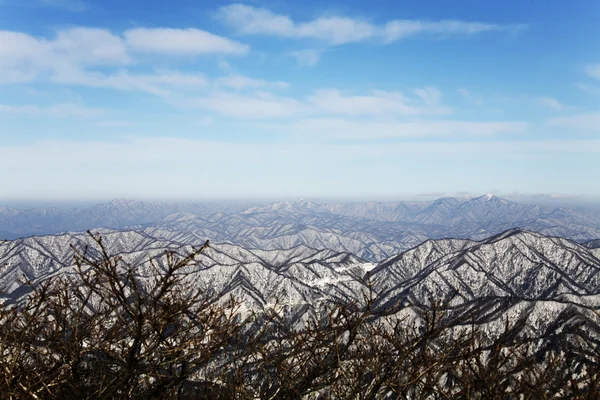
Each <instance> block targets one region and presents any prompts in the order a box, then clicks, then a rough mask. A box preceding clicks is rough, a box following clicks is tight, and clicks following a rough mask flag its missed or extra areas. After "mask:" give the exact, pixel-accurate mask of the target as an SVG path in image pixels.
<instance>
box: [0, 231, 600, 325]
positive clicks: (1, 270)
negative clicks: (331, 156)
mask: <svg viewBox="0 0 600 400" xmlns="http://www.w3.org/2000/svg"><path fill="white" fill-rule="evenodd" d="M97 232H98V233H100V234H101V235H102V237H103V243H104V244H105V246H106V248H107V250H108V252H109V253H110V254H114V255H119V256H121V257H122V258H123V260H124V261H125V262H126V263H129V264H132V265H137V266H138V268H139V270H140V271H142V272H143V271H144V270H145V268H149V262H148V260H150V259H153V260H155V261H156V262H158V264H159V265H160V263H161V259H164V254H165V252H166V251H168V250H174V251H177V252H180V253H182V254H183V253H186V252H189V251H191V250H192V246H198V245H200V244H202V243H203V241H202V240H200V239H199V238H197V239H196V241H192V240H190V237H189V236H182V234H181V233H178V232H173V231H169V230H164V231H159V230H157V228H147V229H146V230H142V231H115V230H107V229H103V230H98V231H97ZM182 237H183V238H185V239H186V240H184V241H182V240H180V239H181V238H182ZM91 242H92V241H91V238H90V236H89V235H88V234H86V233H72V234H56V235H47V236H39V237H27V238H20V239H16V240H13V241H5V242H2V243H0V288H2V289H1V291H0V293H2V297H4V299H5V301H6V300H15V299H16V298H18V297H20V296H22V295H23V294H24V293H26V289H25V288H26V287H25V286H23V284H22V282H24V281H25V280H29V281H30V282H33V283H34V284H35V283H36V282H39V281H41V280H44V279H47V278H48V277H51V276H53V275H56V274H62V273H72V272H73V249H72V247H71V245H73V246H75V247H76V248H82V247H83V246H86V245H90V244H91ZM186 272H187V274H188V278H189V279H190V281H191V282H193V283H194V284H195V285H198V286H199V287H201V288H202V289H203V290H212V291H214V293H216V294H217V295H218V296H219V297H220V298H222V299H227V298H229V296H234V297H235V298H237V299H239V300H240V301H242V303H243V307H244V308H245V309H251V310H264V309H267V308H269V307H281V308H282V310H284V311H285V312H286V313H287V315H288V316H289V317H290V318H291V319H299V318H303V316H304V315H307V313H308V314H310V313H312V312H313V311H314V310H315V308H316V307H317V305H318V304H319V303H320V302H323V301H326V302H331V301H334V300H335V301H340V300H341V301H353V300H356V299H359V298H360V297H361V296H362V293H365V292H366V291H368V290H369V285H370V286H371V287H372V288H373V289H374V290H375V292H376V293H377V294H378V296H377V307H378V308H379V309H380V310H390V309H393V310H394V311H393V312H399V313H400V314H402V313H406V314H407V315H409V316H411V318H419V317H418V315H419V312H420V311H419V310H423V309H425V308H427V307H428V304H429V302H430V301H432V300H437V301H444V300H445V301H447V302H448V305H449V307H450V310H452V311H454V312H456V313H458V314H465V313H466V312H467V311H469V310H475V309H477V310H479V311H478V312H477V314H476V315H477V318H476V320H473V321H471V323H477V324H481V325H483V326H485V327H486V329H490V330H497V331H501V330H502V329H503V328H504V323H505V321H506V319H507V318H509V319H510V320H511V321H517V322H518V323H519V324H520V326H521V328H520V331H521V332H522V333H523V334H529V335H534V334H535V335H539V334H540V333H543V334H545V335H547V334H550V333H551V332H552V331H556V330H557V329H568V327H569V326H573V325H577V324H579V325H581V323H582V321H584V325H585V326H586V327H587V328H588V329H591V330H598V329H600V320H599V317H598V315H599V314H598V311H600V259H599V258H598V253H596V252H595V250H594V249H590V248H588V247H586V246H584V245H581V244H578V243H576V242H573V241H571V240H568V239H564V238H558V237H549V236H545V235H542V234H539V233H535V232H530V231H524V230H521V229H512V230H509V231H506V232H503V233H501V234H499V235H495V236H492V237H489V238H487V239H484V240H480V241H473V240H467V239H437V240H427V241H425V242H424V243H422V244H420V245H418V246H416V247H414V248H412V249H409V250H407V251H404V252H401V253H399V254H397V255H394V256H392V257H389V258H388V259H386V260H384V261H382V262H380V263H378V264H374V263H369V262H367V261H366V260H363V259H361V258H360V257H357V256H355V255H352V254H350V253H343V252H336V251H334V250H331V249H314V248H311V247H308V246H305V245H299V246H295V247H292V248H289V249H280V250H260V249H246V248H243V247H241V246H238V245H233V244H230V243H217V244H212V245H211V246H210V248H209V249H208V250H207V251H206V252H205V253H203V254H202V255H201V256H200V257H199V258H198V259H197V262H196V263H195V264H194V265H192V266H190V267H188V270H187V271H186Z"/></svg>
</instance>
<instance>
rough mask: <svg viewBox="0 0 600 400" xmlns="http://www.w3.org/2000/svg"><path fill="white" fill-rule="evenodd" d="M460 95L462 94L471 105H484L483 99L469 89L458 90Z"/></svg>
mask: <svg viewBox="0 0 600 400" xmlns="http://www.w3.org/2000/svg"><path fill="white" fill-rule="evenodd" d="M458 94H460V95H461V96H462V97H464V98H465V99H466V100H468V101H469V102H470V103H473V104H475V105H476V106H479V107H481V106H482V105H483V97H482V96H478V95H476V94H475V93H473V92H471V91H470V90H468V89H465V88H460V89H458Z"/></svg>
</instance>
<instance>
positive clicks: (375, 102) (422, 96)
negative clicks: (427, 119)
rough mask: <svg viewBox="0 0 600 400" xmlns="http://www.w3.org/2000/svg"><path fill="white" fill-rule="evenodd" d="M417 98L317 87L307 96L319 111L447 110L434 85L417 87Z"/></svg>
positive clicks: (399, 112)
mask: <svg viewBox="0 0 600 400" xmlns="http://www.w3.org/2000/svg"><path fill="white" fill-rule="evenodd" d="M414 92H415V94H416V96H417V99H410V98H407V97H405V96H404V95H402V93H399V92H387V91H381V90H375V91H372V92H371V93H370V94H368V95H343V94H342V93H341V92H340V91H339V90H336V89H325V90H318V91H316V92H315V93H313V94H312V95H310V96H309V97H308V99H307V101H308V103H309V104H311V105H312V106H313V107H315V109H316V110H318V111H320V112H325V113H330V114H344V115H350V116H386V115H408V116H414V115H422V114H446V113H448V112H449V111H450V110H448V109H447V108H444V107H442V106H441V105H440V104H439V101H440V99H441V93H440V92H439V91H438V90H437V89H434V88H425V89H415V90H414Z"/></svg>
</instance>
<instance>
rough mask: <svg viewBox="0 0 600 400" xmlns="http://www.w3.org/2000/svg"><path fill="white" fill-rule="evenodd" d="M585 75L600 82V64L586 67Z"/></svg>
mask: <svg viewBox="0 0 600 400" xmlns="http://www.w3.org/2000/svg"><path fill="white" fill-rule="evenodd" d="M585 73H586V74H587V75H588V76H590V77H592V78H594V79H598V80H600V64H591V65H588V66H586V67H585Z"/></svg>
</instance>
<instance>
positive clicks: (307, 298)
mask: <svg viewBox="0 0 600 400" xmlns="http://www.w3.org/2000/svg"><path fill="white" fill-rule="evenodd" d="M99 233H101V235H102V240H103V244H104V245H105V246H106V249H107V251H108V252H109V253H110V254H113V255H119V256H121V257H122V258H123V260H124V261H125V262H126V263H129V264H131V265H134V266H138V267H139V268H140V270H141V271H144V269H145V268H148V266H149V263H148V261H149V260H150V259H152V260H155V261H157V262H158V263H160V262H161V260H162V261H164V259H163V257H164V254H165V252H166V251H168V250H176V251H178V252H180V253H182V254H185V253H188V252H191V251H192V246H193V245H196V246H198V245H201V244H202V243H203V242H204V241H203V240H195V241H194V240H191V239H190V238H189V237H188V238H187V239H188V241H187V244H184V243H182V242H180V241H177V240H176V239H177V238H176V237H172V238H166V237H165V236H167V235H166V232H163V235H162V237H157V236H151V235H149V234H148V233H147V232H145V231H141V232H136V231H111V230H100V231H99ZM92 244H93V243H92V239H91V237H90V236H89V235H88V234H87V233H73V234H58V235H48V236H39V237H27V238H22V239H17V240H14V241H4V242H1V243H0V294H1V295H2V296H3V297H8V298H17V297H19V296H21V295H22V294H23V293H24V286H23V283H24V282H25V281H29V282H33V283H34V284H35V283H36V282H39V281H41V280H43V279H47V278H49V277H51V276H53V275H56V274H61V273H72V272H73V270H74V269H73V264H74V259H73V255H74V251H73V248H72V247H71V246H74V247H76V248H79V249H81V248H84V247H85V246H90V248H93V246H92ZM368 269H370V264H368V263H366V262H365V261H363V260H361V259H359V258H357V257H355V256H353V255H351V254H347V253H338V252H334V251H332V250H328V249H322V250H317V249H313V248H309V247H307V246H303V245H301V246H296V247H293V248H290V249H286V250H270V251H265V250H248V249H244V248H242V247H239V246H236V245H232V244H228V243H224V244H213V245H211V246H210V248H209V249H208V250H206V251H205V252H204V253H202V254H201V255H200V256H199V257H198V258H197V261H196V263H195V264H194V265H193V266H191V267H189V268H188V269H187V271H186V272H187V274H188V277H189V279H191V280H192V281H193V282H194V284H195V285H198V286H200V287H201V288H203V289H205V290H211V291H215V292H216V293H217V294H218V295H219V296H220V297H222V298H229V296H234V297H235V298H236V299H238V300H241V301H243V303H244V306H245V307H247V308H251V309H262V308H264V307H266V306H273V305H275V304H277V305H280V306H284V307H290V306H300V307H303V306H305V305H313V304H315V303H316V302H318V301H320V300H325V299H327V300H332V299H334V298H341V299H348V297H349V296H353V294H355V293H360V290H361V288H363V285H362V283H361V278H362V277H363V276H364V274H365V273H366V271H367V270H368Z"/></svg>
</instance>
